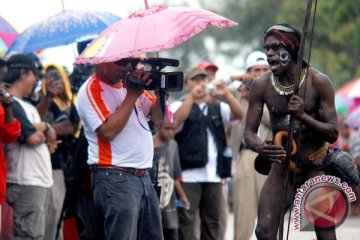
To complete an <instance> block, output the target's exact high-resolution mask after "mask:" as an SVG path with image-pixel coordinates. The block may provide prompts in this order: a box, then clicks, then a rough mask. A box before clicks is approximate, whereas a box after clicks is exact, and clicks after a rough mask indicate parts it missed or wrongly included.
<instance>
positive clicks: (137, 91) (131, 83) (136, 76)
mask: <svg viewBox="0 0 360 240" xmlns="http://www.w3.org/2000/svg"><path fill="white" fill-rule="evenodd" d="M151 83H152V79H151V78H150V72H145V71H144V70H143V69H136V70H135V71H132V72H130V73H129V74H128V75H127V76H126V89H127V93H128V94H129V95H130V96H133V97H136V98H138V97H140V96H141V94H143V92H144V89H145V87H146V86H149V85H150V84H151Z"/></svg>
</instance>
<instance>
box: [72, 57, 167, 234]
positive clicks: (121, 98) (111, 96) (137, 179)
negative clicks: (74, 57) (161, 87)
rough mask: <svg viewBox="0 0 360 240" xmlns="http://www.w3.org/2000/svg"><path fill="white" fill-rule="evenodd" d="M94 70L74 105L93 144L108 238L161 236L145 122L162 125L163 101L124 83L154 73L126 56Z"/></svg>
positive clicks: (97, 196) (98, 200) (97, 194)
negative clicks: (150, 170)
mask: <svg viewBox="0 0 360 240" xmlns="http://www.w3.org/2000/svg"><path fill="white" fill-rule="evenodd" d="M94 71H95V74H94V75H92V76H90V77H89V79H88V80H87V81H86V82H85V83H84V84H83V85H82V87H81V88H80V90H79V93H78V99H77V103H76V107H77V109H78V112H79V115H80V118H81V119H82V121H83V123H84V131H85V135H86V138H87V140H88V142H89V149H88V153H89V156H88V161H87V163H88V164H89V165H91V170H92V190H93V196H94V202H95V205H96V207H97V208H98V209H99V212H100V214H101V217H102V221H103V223H104V224H103V225H104V237H105V239H129V240H135V239H151V240H157V239H161V240H162V239H163V236H162V227H161V217H160V208H159V201H158V198H157V196H156V192H155V190H154V188H153V186H152V183H151V180H150V176H149V174H148V172H147V170H146V169H148V168H151V167H152V159H153V149H154V147H153V141H152V135H151V132H150V131H148V130H147V129H148V128H149V126H148V123H147V121H148V120H149V119H148V117H150V119H151V120H152V121H153V122H155V123H160V121H161V117H162V115H161V109H160V102H159V98H156V99H155V98H153V97H152V96H151V95H150V94H148V93H147V92H146V91H144V89H143V88H142V87H140V85H137V84H129V85H128V84H126V82H125V83H124V81H125V80H126V79H131V80H132V81H137V82H142V83H144V84H145V85H149V84H150V83H151V81H152V80H151V79H150V77H149V76H150V74H149V72H144V71H143V70H142V69H137V68H136V66H134V65H133V64H131V61H129V62H127V61H126V59H122V60H121V64H119V63H117V64H116V63H114V62H112V63H100V64H97V65H95V66H94ZM124 84H126V85H127V86H126V88H125V87H124ZM130 85H131V86H130ZM146 128H147V129H146Z"/></svg>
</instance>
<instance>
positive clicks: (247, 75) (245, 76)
mask: <svg viewBox="0 0 360 240" xmlns="http://www.w3.org/2000/svg"><path fill="white" fill-rule="evenodd" d="M230 79H231V80H233V81H234V80H238V81H252V80H254V76H253V75H252V74H250V73H243V74H241V75H234V76H230Z"/></svg>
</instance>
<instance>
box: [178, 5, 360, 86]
mask: <svg viewBox="0 0 360 240" xmlns="http://www.w3.org/2000/svg"><path fill="white" fill-rule="evenodd" d="M314 2H315V0H314ZM199 3H200V5H201V6H202V7H203V8H206V9H208V10H210V11H213V12H216V13H218V14H220V15H222V16H225V17H227V18H230V19H233V20H235V21H237V22H238V23H239V25H238V27H235V28H226V29H220V30H219V29H217V28H209V29H207V30H205V31H204V32H203V33H201V34H199V35H198V36H196V37H194V38H193V39H192V40H191V41H189V42H187V43H185V44H183V45H181V46H180V47H178V48H176V49H174V50H172V53H171V54H173V53H174V52H176V56H181V57H180V60H181V62H182V66H181V67H182V68H184V69H185V68H187V67H188V66H191V65H192V64H194V63H196V62H197V61H199V60H201V59H211V60H213V61H214V60H216V59H214V58H216V57H217V56H219V55H224V56H227V57H228V58H230V59H231V58H234V57H235V56H236V55H238V54H239V53H241V52H244V51H245V50H244V49H246V48H251V49H259V48H261V46H262V44H263V33H264V30H265V29H266V28H267V27H268V26H270V25H273V24H275V23H290V24H293V25H295V26H297V27H298V28H299V29H300V30H302V27H303V24H304V16H305V11H306V5H307V1H295V0H227V1H215V2H212V4H211V5H209V3H208V1H205V0H199ZM209 6H211V8H209ZM313 10H314V7H313ZM313 13H314V11H313ZM359 15H360V4H359V3H358V0H347V1H339V0H318V3H317V8H316V14H315V27H314V35H313V36H312V46H311V58H310V64H311V65H312V66H314V67H316V68H318V69H319V70H320V71H322V72H324V73H325V74H327V75H328V76H329V77H330V78H331V79H332V80H333V82H334V85H335V87H336V88H338V87H339V86H341V85H343V84H344V83H345V82H347V81H350V80H352V79H354V78H356V77H360V64H359V62H360V31H359V29H360V18H359V17H358V16H359ZM313 16H314V14H312V17H313ZM311 30H312V28H311V23H310V28H309V32H308V39H307V42H306V51H305V58H307V56H308V54H309V50H310V47H309V46H310V45H309V44H310V40H311ZM209 37H211V38H212V39H213V41H214V42H215V45H216V48H215V50H213V51H209V49H207V47H206V45H205V42H206V41H205V39H207V38H209ZM226 45H228V46H231V47H227V48H224V47H222V46H226ZM244 47H245V48H244ZM242 56H245V53H243V54H242Z"/></svg>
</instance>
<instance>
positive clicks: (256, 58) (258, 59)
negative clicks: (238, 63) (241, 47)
mask: <svg viewBox="0 0 360 240" xmlns="http://www.w3.org/2000/svg"><path fill="white" fill-rule="evenodd" d="M266 59H267V57H266V54H265V53H264V52H261V51H254V52H252V53H250V54H249V56H248V57H247V58H246V61H245V69H246V70H248V69H249V68H251V67H254V66H259V65H266V66H269V63H268V62H267V60H266Z"/></svg>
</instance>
